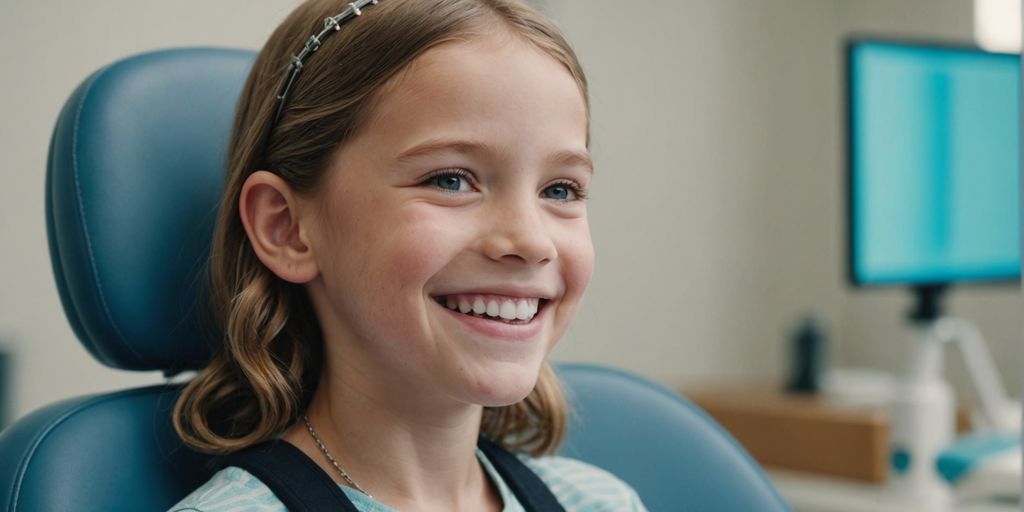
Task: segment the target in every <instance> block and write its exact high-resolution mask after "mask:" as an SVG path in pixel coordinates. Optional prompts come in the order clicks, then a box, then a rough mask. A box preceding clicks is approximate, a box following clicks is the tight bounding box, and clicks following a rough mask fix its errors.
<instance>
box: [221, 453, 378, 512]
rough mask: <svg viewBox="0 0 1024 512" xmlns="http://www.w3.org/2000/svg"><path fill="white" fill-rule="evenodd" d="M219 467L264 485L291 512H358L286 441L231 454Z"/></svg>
mask: <svg viewBox="0 0 1024 512" xmlns="http://www.w3.org/2000/svg"><path fill="white" fill-rule="evenodd" d="M221 465H222V466H224V467H227V466H237V467H240V468H242V469H244V470H246V471H248V472H250V473H252V474H253V475H254V476H255V477H256V478H259V479H260V481H261V482H263V483H264V484H266V486H267V487H269V488H270V490H271V491H273V492H274V495H275V496H277V499H279V500H281V503H283V504H284V506H285V507H286V508H287V509H288V510H289V511H290V512H317V511H326V510H344V511H345V512H359V510H358V509H357V508H356V506H355V505H353V504H352V502H351V501H350V500H349V499H348V496H345V493H344V492H342V490H341V487H338V484H336V483H334V480H332V479H331V477H330V476H328V475H327V473H325V472H324V471H323V470H322V469H320V466H317V465H316V462H313V460H312V459H310V458H309V457H307V456H306V454H305V453H302V450H299V449H298V448H296V447H295V446H293V445H292V444H290V443H287V442H285V441H268V442H266V443H262V444H258V445H256V446H253V447H251V448H247V449H245V450H242V451H240V452H235V453H232V454H231V455H228V456H227V457H225V458H224V459H223V461H222V463H221Z"/></svg>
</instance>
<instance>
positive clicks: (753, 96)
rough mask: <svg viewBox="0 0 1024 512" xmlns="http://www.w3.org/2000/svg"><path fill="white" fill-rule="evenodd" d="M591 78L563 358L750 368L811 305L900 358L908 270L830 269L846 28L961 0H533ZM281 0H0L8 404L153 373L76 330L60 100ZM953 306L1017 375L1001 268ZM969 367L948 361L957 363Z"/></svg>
mask: <svg viewBox="0 0 1024 512" xmlns="http://www.w3.org/2000/svg"><path fill="white" fill-rule="evenodd" d="M541 3H542V5H543V8H544V9H545V10H546V11H547V12H549V13H551V15H552V16H554V17H555V18H556V19H557V21H558V23H559V24H560V25H561V26H562V27H563V28H564V30H565V31H566V32H567V34H568V35H569V37H570V39H571V40H572V41H573V42H574V44H575V46H576V48H577V50H578V52H579V54H580V56H581V58H582V60H583V63H584V66H585V67H586V69H587V71H588V75H589V78H590V80H591V84H592V96H593V118H594V124H593V133H594V142H593V152H594V155H595V158H596V161H597V174H596V179H595V187H594V190H593V194H592V197H593V199H592V202H591V206H590V208H591V222H592V228H593V232H594V238H595V244H596V248H597V254H598V261H597V270H596V273H595V277H594V280H593V282H592V284H591V288H590V290H589V292H588V297H587V300H586V303H585V305H584V309H583V310H582V311H581V313H580V316H579V319H578V321H577V322H576V324H575V325H574V327H573V328H572V330H571V332H570V334H569V335H568V336H567V338H566V339H565V340H564V341H563V344H562V346H561V347H560V348H559V349H558V351H557V352H556V357H557V358H559V359H572V360H589V361H597V362H606V363H612V364H616V365H619V366H622V367H626V368H630V369H633V370H636V371H639V372H641V373H644V374H647V375H650V376H653V377H655V378H657V379H660V380H662V381H664V382H666V383H670V384H675V383H680V382H686V381H694V380H698V379H703V378H719V377H722V376H734V377H766V376H773V375H778V374H780V373H781V372H782V371H783V370H784V368H785V357H786V353H787V350H786V346H785V344H784V340H785V336H786V334H787V332H788V330H789V328H790V326H791V325H792V324H793V323H794V322H795V321H796V320H797V319H798V318H799V317H800V316H801V315H802V314H803V313H805V312H808V311H812V312H815V313H817V314H819V315H821V316H822V317H823V318H825V319H826V321H827V322H828V325H829V326H830V327H831V328H832V330H831V332H832V334H833V338H834V339H833V341H834V343H833V346H832V347H831V357H832V359H833V360H834V361H835V362H836V363H840V364H857V365H874V366H879V367H883V368H887V369H895V367H896V366H895V363H894V360H895V355H894V354H895V352H893V347H895V346H897V344H899V343H901V342H902V331H901V326H900V315H901V314H902V311H903V310H904V309H905V307H906V306H907V304H908V300H907V298H906V297H905V294H904V293H903V292H899V291H896V292H891V293H888V292H882V293H880V292H874V291H872V292H860V293H850V292H848V291H847V289H846V285H845V283H844V281H843V267H842V255H843V252H842V251H843V236H842V216H841V212H842V205H843V203H842V195H841V191H842V188H841V177H842V162H843V160H842V158H843V157H842V154H841V148H842V144H841V139H840V137H841V135H842V131H841V121H842V119H841V117H840V112H841V110H840V101H841V96H840V90H841V89H840V85H841V78H840V77H841V74H840V70H841V68H840V65H841V60H840V53H839V48H840V44H839V43H840V40H841V37H842V35H843V34H845V33H846V32H847V31H848V30H850V29H871V30H872V31H880V30H883V29H884V30H886V31H887V32H889V33H893V34H904V33H912V34H934V35H944V34H949V35H952V36H955V37H956V38H959V39H967V38H969V37H970V30H971V26H972V20H971V13H970V5H971V4H970V2H969V0H957V1H952V0H941V1H937V0H899V1H895V0H894V1H886V2H883V1H881V0H831V1H830V0H675V1H669V0H663V1H656V2H649V3H642V4H623V3H622V2H621V1H616V2H612V1H609V0H545V1H544V2H541ZM293 5H294V2H292V1H288V2H278V1H251V0H250V1H245V2H243V1H240V0H218V1H217V2H204V1H200V0H181V1H178V2H151V1H138V0H134V1H127V0H118V1H107V2H89V3H80V2H71V3H66V2H57V1H56V0H37V1H34V2H18V3H14V2H5V3H3V4H0V66H2V69H4V70H5V77H6V79H5V80H4V84H3V85H0V88H2V91H3V94H0V109H2V110H0V111H2V112H4V116H3V121H0V151H2V153H3V154H4V155H5V161H4V163H5V164H6V169H5V170H3V171H0V173H2V174H0V176H2V177H3V184H4V186H3V187H0V240H2V244H3V245H2V247H4V248H6V249H7V250H5V251H4V252H3V253H2V255H0V263H2V264H0V284H2V287H0V339H2V340H5V341H4V343H6V345H7V346H8V347H9V350H12V351H14V352H15V357H16V366H15V374H14V383H15V390H16V394H15V396H14V404H13V405H14V413H15V415H21V414H24V413H26V412H28V411H29V410H31V409H34V408H36V407H38V406H40V405H42V404H45V403H48V402H51V401H54V400H56V399H59V398H62V397H67V396H72V395H76V394H80V393H85V392H92V391H99V390H106V389H113V388H118V387H126V386H133V385H139V384H144V383H152V382H158V381H159V380H160V379H161V378H160V376H159V375H157V374H131V373H127V372H118V371H114V370H110V369H107V368H103V367H101V366H100V365H99V364H98V363H96V362H94V361H93V360H92V359H91V358H90V357H89V356H88V354H87V353H86V352H85V350H84V349H83V348H81V346H80V345H79V344H78V343H77V342H76V341H75V340H74V338H73V335H72V334H71V331H70V329H69V328H68V327H67V324H66V321H65V320H64V317H63V312H62V311H61V308H60V303H59V300H58V298H57V294H56V291H55V289H54V284H53V279H52V277H51V271H50V267H49V260H48V256H47V254H48V253H47V248H46V235H45V227H44V220H43V192H42V190H43V179H44V173H45V153H46V145H47V142H48V138H49V134H50V130H51V129H52V126H53V122H54V120H55V119H56V115H57V113H58V111H59V109H60V107H61V105H62V103H63V101H64V100H65V99H66V98H67V96H68V95H69V94H70V93H71V91H72V90H73V88H74V87H75V86H76V85H77V84H78V82H79V81H81V80H82V79H83V78H84V77H85V76H86V75H87V74H89V73H90V72H91V71H93V70H94V69H96V68H98V67H100V66H101V65H103V64H106V63H108V62H110V61H112V60H114V59H117V58H120V57H123V56H126V55H129V54H132V53H136V52H139V51H143V50H147V49H152V48H160V47H168V46H182V45H222V46H239V47H249V48H257V47H258V46H259V45H260V44H262V42H263V40H264V39H265V38H266V37H267V36H268V35H269V33H270V31H271V30H272V28H273V27H274V26H275V25H276V23H277V22H279V21H280V20H281V19H282V18H283V17H284V15H285V14H287V11H289V10H290V8H291V7H292V6H293ZM954 299H955V300H954V301H953V306H954V311H955V312H957V313H962V314H964V315H965V316H969V317H971V318H973V319H975V320H976V321H978V323H979V325H980V326H981V328H982V329H983V331H984V332H985V333H986V334H988V335H989V336H990V337H991V343H992V345H993V349H994V350H995V352H996V354H997V356H998V359H999V362H1000V369H1001V370H1002V372H1003V375H1004V380H1005V381H1007V382H1016V381H1017V380H1018V378H1019V375H1020V373H1019V369H1018V368H1016V367H1015V366H1014V365H1013V362H1014V361H1016V360H1017V359H1016V357H1012V354H1013V353H1014V352H1013V351H1014V350H1015V349H1014V345H1015V344H1016V343H1017V342H1018V340H1020V338H1021V326H1020V325H1019V322H1018V321H1017V320H1016V318H1017V317H1018V316H1019V312H1020V311H1021V301H1020V297H1019V291H1018V290H1016V289H982V290H975V289H972V290H964V291H962V292H957V293H956V294H955V297H954ZM952 367H953V370H954V376H957V378H958V379H959V382H960V384H961V389H963V386H962V385H963V382H962V375H957V374H956V371H957V366H956V364H953V365H952Z"/></svg>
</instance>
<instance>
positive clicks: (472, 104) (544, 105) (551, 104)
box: [360, 31, 587, 151]
mask: <svg viewBox="0 0 1024 512" xmlns="http://www.w3.org/2000/svg"><path fill="white" fill-rule="evenodd" d="M361 132H362V135H361V136H360V137H362V136H365V137H369V138H374V139H376V140H375V143H376V144H378V145H383V146H392V145H397V146H408V145H410V144H413V143H415V142H417V141H421V140H424V139H438V138H449V137H450V138H459V139H474V140H480V141H481V142H483V143H486V144H489V145H492V146H500V145H506V146H507V145H522V144H529V145H531V147H535V148H536V149H537V150H544V149H550V150H552V151H558V150H565V149H581V150H585V149H586V144H587V140H586V139H587V112H586V105H585V103H584V99H583V93H582V91H581V90H580V87H579V85H578V84H577V82H576V80H575V79H574V78H573V76H572V74H571V73H570V72H569V70H568V69H567V68H566V67H565V66H564V65H562V64H561V63H560V62H558V61H557V60H555V59H554V58H553V57H551V56H550V55H548V54H547V53H545V52H544V51H542V50H540V49H538V48H537V47H536V46H534V45H533V44H531V43H529V42H528V41H526V40H524V39H523V38H521V37H519V36H517V35H514V34H510V33H508V32H507V31H498V32H497V33H496V34H490V35H484V36H478V37H473V38H471V39H468V40H459V41H452V42H447V43H444V44H441V45H438V46H436V47H434V48H432V49H430V50H428V51H427V52H425V53H424V54H423V55H421V56H420V57H418V58H417V59H416V60H415V61H413V62H412V63H411V64H410V65H409V66H408V67H407V68H406V69H405V70H403V71H402V72H401V73H399V74H398V75H396V77H395V78H394V79H393V80H392V81H391V82H389V83H388V85H387V86H386V87H385V88H384V89H382V90H381V91H380V96H379V97H378V98H377V101H376V105H375V107H374V109H373V112H372V113H371V115H370V116H369V117H368V119H367V122H366V125H365V126H364V129H363V130H362V131H361Z"/></svg>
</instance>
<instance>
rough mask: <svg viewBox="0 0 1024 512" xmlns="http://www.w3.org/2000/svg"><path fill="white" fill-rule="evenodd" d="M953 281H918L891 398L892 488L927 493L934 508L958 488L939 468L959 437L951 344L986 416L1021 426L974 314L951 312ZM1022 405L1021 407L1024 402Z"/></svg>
mask: <svg viewBox="0 0 1024 512" xmlns="http://www.w3.org/2000/svg"><path fill="white" fill-rule="evenodd" d="M946 289H947V287H946V286H945V285H924V286H916V287H914V289H913V291H914V296H915V304H914V307H913V308H912V309H911V311H910V312H909V314H908V320H909V323H910V326H911V336H910V340H909V341H910V344H909V345H908V351H907V354H906V356H907V357H906V359H905V361H906V366H905V367H904V372H903V374H902V375H901V376H899V378H898V380H897V384H896V386H895V389H894V391H893V400H892V405H891V430H890V448H891V457H892V459H891V467H890V469H891V478H890V481H891V487H892V489H891V490H893V491H898V492H899V493H900V494H906V495H908V496H907V498H908V499H910V500H914V501H917V500H925V501H924V502H921V503H922V505H923V504H925V502H927V503H928V505H929V506H930V508H927V510H948V509H949V508H950V507H951V505H952V502H953V500H952V492H951V488H950V485H949V483H948V482H946V481H945V480H944V479H943V477H942V475H941V474H940V473H939V472H938V470H937V469H936V461H937V460H938V456H939V454H941V453H942V451H943V450H945V449H946V448H948V447H949V446H950V444H952V442H953V441H954V438H955V436H956V404H955V400H954V396H953V391H952V388H951V387H950V385H949V383H948V382H947V381H946V378H945V375H944V364H943V349H944V346H945V344H946V343H950V342H952V343H954V344H955V345H957V347H959V349H960V352H961V354H962V355H963V360H964V363H965V366H966V367H967V370H968V373H969V375H970V377H971V381H972V383H973V385H974V389H975V392H976V393H977V395H978V398H979V405H980V406H981V412H982V413H983V416H984V417H985V419H986V420H987V422H988V423H989V424H990V425H989V426H990V427H991V428H992V429H993V430H995V431H1008V432H1019V431H1020V421H1019V418H1018V417H1017V416H1019V414H1014V413H1013V412H1012V411H1013V410H1014V408H1013V407H1012V406H1011V405H1010V404H1011V402H1010V401H1009V400H1008V399H1007V395H1006V393H1005V390H1004V389H1003V386H1002V384H1001V383H1000V381H999V374H998V373H997V372H996V368H995V364H994V363H993V362H992V358H991V356H990V354H989V352H988V348H987V347H986V345H985V341H984V338H982V336H981V334H980V332H979V331H978V329H977V328H976V327H975V326H974V325H973V324H972V323H971V322H969V321H967V320H964V319H961V318H955V317H951V316H944V315H943V313H942V298H943V295H944V293H945V291H946ZM1017 410H1018V411H1019V408H1018V409H1017Z"/></svg>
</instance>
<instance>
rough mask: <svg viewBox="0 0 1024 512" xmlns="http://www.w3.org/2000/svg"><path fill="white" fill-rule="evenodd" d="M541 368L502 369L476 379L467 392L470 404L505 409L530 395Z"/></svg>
mask: <svg viewBox="0 0 1024 512" xmlns="http://www.w3.org/2000/svg"><path fill="white" fill-rule="evenodd" d="M539 373H540V369H539V368H529V369H527V368H521V367H519V368H502V369H500V370H497V371H494V372H488V373H487V374H486V375H481V376H479V377H478V378H476V379H474V380H473V381H472V382H471V383H470V384H469V386H467V389H466V391H468V394H469V395H470V396H468V397H466V398H467V399H468V400H467V401H469V402H472V403H475V404H478V405H482V406H484V407H505V406H507V405H512V404H514V403H516V402H519V401H521V400H523V399H524V398H526V397H527V396H529V395H530V392H532V391H533V388H534V386H536V385H537V376H538V375H539Z"/></svg>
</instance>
